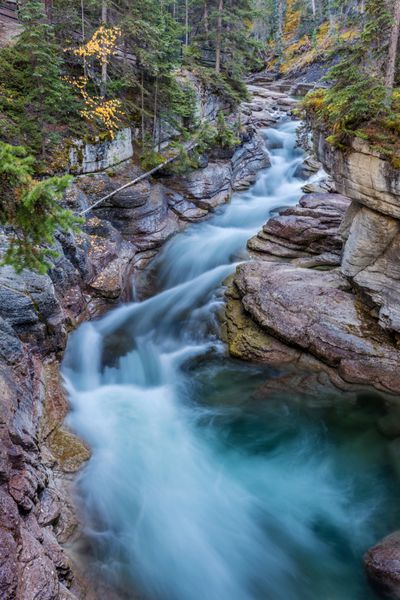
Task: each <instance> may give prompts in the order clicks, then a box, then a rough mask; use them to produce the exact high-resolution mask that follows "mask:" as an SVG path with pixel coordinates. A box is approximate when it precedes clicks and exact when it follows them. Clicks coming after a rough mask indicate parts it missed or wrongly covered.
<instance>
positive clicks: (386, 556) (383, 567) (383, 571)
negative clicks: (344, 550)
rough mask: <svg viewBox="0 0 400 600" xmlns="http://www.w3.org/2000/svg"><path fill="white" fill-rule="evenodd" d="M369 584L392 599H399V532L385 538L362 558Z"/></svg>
mask: <svg viewBox="0 0 400 600" xmlns="http://www.w3.org/2000/svg"><path fill="white" fill-rule="evenodd" d="M364 565H365V568H366V571H367V574H368V577H369V578H370V580H371V582H372V583H373V584H374V585H375V586H376V587H377V588H378V589H379V590H380V591H381V592H383V593H384V594H385V596H387V597H389V598H393V599H399V598H400V531H396V532H395V533H392V534H391V535H388V536H387V537H385V538H384V539H383V540H382V541H381V542H379V543H378V544H377V545H376V546H374V547H373V548H371V549H370V550H368V552H367V553H366V554H365V556H364Z"/></svg>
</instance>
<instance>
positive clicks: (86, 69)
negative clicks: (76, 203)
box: [0, 0, 400, 268]
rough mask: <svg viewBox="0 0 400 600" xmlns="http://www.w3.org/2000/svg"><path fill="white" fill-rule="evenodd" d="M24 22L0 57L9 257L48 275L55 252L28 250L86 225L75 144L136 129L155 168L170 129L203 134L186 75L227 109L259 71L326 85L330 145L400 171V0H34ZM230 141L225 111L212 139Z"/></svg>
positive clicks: (322, 102)
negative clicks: (13, 238) (382, 159)
mask: <svg viewBox="0 0 400 600" xmlns="http://www.w3.org/2000/svg"><path fill="white" fill-rule="evenodd" d="M19 19H20V21H21V23H22V25H23V28H22V31H21V34H20V35H19V37H18V38H17V39H16V40H15V41H14V42H13V43H11V44H9V45H7V46H5V47H4V48H2V49H1V50H0V128H1V142H0V184H1V188H2V189H1V197H0V201H1V205H0V220H1V222H2V223H3V224H7V225H10V226H12V227H14V229H15V230H16V231H19V232H20V235H19V236H17V237H18V239H17V242H16V244H14V245H13V244H11V247H10V248H9V249H8V253H7V256H6V260H8V261H11V262H12V261H14V263H16V264H18V261H20V263H21V264H23V265H24V266H30V267H32V268H42V266H43V261H44V259H45V256H46V255H47V256H49V255H48V253H47V251H46V252H45V254H44V255H43V254H41V253H42V250H37V252H38V254H37V256H36V254H35V253H34V257H33V259H32V248H36V247H37V246H38V245H40V243H41V242H42V241H43V240H45V241H46V242H48V243H51V241H52V239H53V238H52V236H53V235H54V232H55V230H56V228H57V227H59V226H62V227H74V226H77V225H78V224H79V221H78V220H76V219H74V218H73V216H71V215H69V214H68V213H67V212H66V211H64V210H62V209H61V208H60V205H59V199H60V197H61V196H62V193H63V191H64V190H65V188H66V187H67V185H68V182H69V179H68V177H67V176H65V175H64V173H65V172H66V156H67V151H68V140H69V139H71V137H77V136H79V137H81V138H87V139H91V138H93V137H98V136H113V135H114V133H115V131H116V130H118V129H119V128H121V127H123V126H129V127H131V128H132V130H133V132H134V139H135V143H136V144H137V146H138V148H140V150H139V153H140V154H141V156H142V158H143V161H144V164H145V165H148V166H150V165H151V164H153V162H154V160H157V156H156V154H157V151H159V150H160V148H159V147H157V145H158V146H159V141H160V128H161V127H163V126H165V124H168V126H169V127H171V128H173V129H174V130H176V131H177V132H178V133H179V136H180V137H181V138H182V140H185V139H189V138H190V136H193V135H199V133H198V131H199V129H200V128H201V127H202V124H201V123H199V122H198V121H199V119H198V115H196V113H195V102H194V90H193V87H192V84H191V79H190V76H188V74H191V75H192V76H193V77H194V78H195V79H196V81H200V82H201V84H202V85H203V86H204V89H205V90H207V91H208V92H210V93H211V92H212V93H214V94H217V95H218V96H220V97H222V98H224V100H225V101H226V106H227V110H229V109H230V108H234V106H235V105H237V104H238V103H239V102H240V101H241V100H243V99H245V98H246V95H247V91H246V86H245V83H244V81H245V77H246V76H247V75H248V74H249V73H251V72H254V71H262V70H264V69H266V70H267V71H268V72H269V73H271V74H272V75H274V76H276V77H279V76H280V77H286V78H304V79H305V80H308V81H317V82H320V85H319V86H318V88H317V89H316V90H315V91H313V92H312V93H311V94H310V95H309V96H308V98H307V99H306V101H305V102H304V107H305V109H306V111H307V115H308V118H311V119H313V120H314V121H316V122H318V123H319V124H320V125H321V126H323V127H325V128H326V130H327V135H329V136H330V141H331V142H332V143H333V144H335V145H338V146H339V147H345V146H346V143H347V141H348V139H349V138H351V137H354V136H359V137H361V138H362V139H364V140H367V141H369V142H370V143H372V144H375V145H376V146H377V147H378V148H379V150H380V151H381V152H382V153H384V154H386V155H387V157H388V158H389V159H390V160H391V161H392V163H393V164H394V165H395V166H400V145H399V133H400V91H397V90H396V84H397V79H396V77H397V45H398V36H399V24H400V0H141V1H140V2H132V1H130V0H45V2H42V1H41V0H26V1H24V2H22V3H21V5H20V7H19ZM196 132H197V133H196ZM234 134H235V132H231V131H225V130H224V119H223V115H222V116H221V119H220V121H219V126H218V127H217V132H216V133H215V132H214V134H213V135H214V140H215V137H216V136H217V135H219V136H220V137H223V138H224V139H226V138H228V139H229V136H231V138H232V139H235V135H234ZM204 135H205V134H204ZM213 135H211V138H212V137H213ZM207 136H208V137H210V132H209V131H208V132H207V135H205V137H207ZM208 141H210V140H208ZM49 175H53V178H52V179H45V178H44V177H46V176H49ZM54 175H55V177H54ZM21 199H23V201H22V200H21ZM35 211H36V212H39V214H40V215H41V218H40V219H39V222H38V223H36V220H35V219H33V220H32V212H35ZM49 214H50V215H51V217H52V218H51V219H50V220H49V219H48V218H46V219H44V218H43V215H46V216H47V215H49ZM35 227H36V229H35ZM24 244H25V246H24Z"/></svg>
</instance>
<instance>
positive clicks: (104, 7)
mask: <svg viewBox="0 0 400 600" xmlns="http://www.w3.org/2000/svg"><path fill="white" fill-rule="evenodd" d="M107 22H108V10H107V0H102V3H101V23H102V25H107ZM107 60H108V59H107V54H106V53H105V52H104V53H103V57H102V61H101V87H100V96H101V97H102V98H105V97H106V94H107Z"/></svg>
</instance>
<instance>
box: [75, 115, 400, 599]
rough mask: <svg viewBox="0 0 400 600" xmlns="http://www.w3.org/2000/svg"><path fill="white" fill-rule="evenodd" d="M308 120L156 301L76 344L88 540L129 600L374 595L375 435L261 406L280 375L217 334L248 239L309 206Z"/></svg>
mask: <svg viewBox="0 0 400 600" xmlns="http://www.w3.org/2000/svg"><path fill="white" fill-rule="evenodd" d="M297 125H298V124H297V123H295V122H293V121H283V122H282V123H280V124H279V125H278V126H277V127H276V128H271V129H268V130H265V132H264V136H265V142H266V148H267V149H268V152H269V154H270V158H271V167H270V168H269V169H266V170H265V171H262V172H260V174H259V177H258V179H257V182H256V183H255V184H254V185H253V186H252V188H251V189H250V190H248V191H245V192H243V193H238V194H236V195H235V196H234V197H233V199H232V201H231V202H230V204H229V205H227V206H225V207H223V208H221V209H219V210H218V211H217V212H216V214H215V215H214V216H213V218H212V219H210V220H209V221H207V222H203V223H200V224H197V225H194V226H192V227H191V228H190V229H188V230H187V231H185V232H183V233H181V234H179V235H177V236H176V237H175V238H173V239H172V240H171V241H170V242H169V243H167V244H166V246H165V247H164V249H163V250H162V251H161V252H160V254H159V256H158V257H157V258H156V260H155V261H154V262H153V264H152V267H151V268H152V270H153V272H154V273H155V274H156V277H154V279H155V280H156V282H157V286H158V288H157V293H156V294H155V295H153V296H152V297H151V298H149V299H146V300H144V301H143V302H134V303H132V304H128V305H123V306H121V307H119V308H117V309H116V310H114V311H113V312H111V313H110V314H108V315H107V316H105V317H104V318H103V319H102V320H100V321H97V322H92V323H88V324H85V325H83V326H82V327H81V328H80V329H79V330H78V331H76V332H75V333H74V334H73V335H72V336H71V339H70V342H69V345H68V350H67V354H66V358H65V362H64V377H65V380H66V384H67V388H68V392H69V396H70V401H71V406H72V410H71V414H70V417H69V424H70V426H71V427H72V428H73V429H74V430H75V431H76V432H77V433H78V434H79V435H80V436H81V437H82V438H83V439H85V440H86V441H87V442H88V443H89V445H90V446H91V449H92V453H93V454H92V458H91V460H90V461H89V463H88V465H87V466H86V467H85V469H84V470H83V471H82V473H81V475H80V478H79V482H78V489H79V498H78V501H79V506H80V507H81V511H82V515H83V521H84V523H85V527H84V537H85V538H86V540H88V543H89V544H90V557H91V558H90V561H91V563H92V567H93V565H94V567H93V568H94V570H95V572H96V573H97V574H98V576H99V577H100V578H103V579H104V580H106V581H109V582H111V583H112V584H113V585H114V586H115V588H116V589H120V590H121V596H120V597H122V595H123V594H125V595H126V597H127V598H133V597H136V596H135V595H134V593H135V592H134V591H133V590H139V592H140V597H143V598H149V599H150V600H151V599H155V600H204V599H207V600H258V599H260V600H261V599H263V600H322V599H323V600H357V599H359V600H367V598H374V597H375V596H374V595H373V594H372V592H370V591H369V590H368V587H367V586H366V584H365V581H364V579H363V575H362V571H361V567H360V566H359V562H360V556H361V554H362V552H363V551H364V550H365V549H366V547H367V545H368V544H369V543H371V541H373V536H374V533H376V531H377V528H379V525H378V523H379V522H380V519H381V516H382V511H386V512H387V511H389V508H388V506H389V507H390V506H391V503H390V492H389V491H387V493H386V492H385V490H386V487H389V484H387V486H386V483H385V482H383V483H382V480H383V475H382V469H383V467H382V462H383V458H382V455H383V449H382V445H381V444H380V443H379V439H378V434H377V433H376V431H375V429H374V424H373V423H369V422H368V423H369V424H368V425H366V426H365V428H364V429H358V428H357V427H356V428H355V433H354V432H353V430H352V433H354V439H353V438H352V439H349V438H346V439H342V438H340V436H338V434H337V428H336V429H335V425H332V428H333V429H332V431H333V433H332V431H331V430H329V431H328V429H329V428H328V426H327V425H326V423H325V422H324V418H325V413H326V407H325V406H322V407H317V408H316V409H315V410H314V411H313V410H312V409H311V408H309V407H308V408H306V409H304V411H303V410H302V409H300V408H299V406H298V403H297V404H296V402H292V403H291V402H283V401H282V402H281V403H279V402H278V403H276V402H275V403H273V402H271V403H268V402H267V403H262V402H260V403H259V404H258V405H257V403H255V402H254V400H253V393H254V391H255V390H256V389H258V387H260V386H261V384H262V382H263V381H265V379H266V378H267V377H269V376H271V375H270V371H269V370H268V369H262V368H261V367H256V366H252V365H241V364H239V363H236V362H235V361H231V360H229V359H228V358H227V357H226V349H225V348H224V345H223V344H222V343H221V342H220V340H219V336H218V312H219V311H220V310H221V307H222V303H223V286H222V283H223V281H224V279H225V278H226V277H227V276H228V275H229V274H231V273H232V272H233V271H234V269H235V266H236V265H237V264H238V263H240V261H243V260H246V241H247V240H248V239H249V238H250V237H251V236H252V235H254V234H255V233H257V231H259V229H260V228H261V226H262V225H263V224H264V223H265V221H266V220H267V218H268V215H269V214H270V213H271V211H274V210H276V209H277V208H279V207H282V206H289V205H293V204H295V203H296V201H297V200H298V199H299V197H300V195H301V186H302V185H303V183H304V182H302V181H300V180H299V179H297V178H296V177H295V175H294V174H295V171H296V167H297V166H298V165H299V164H300V163H301V161H302V159H303V156H302V152H301V150H299V149H298V148H296V135H295V130H296V127H297ZM346 410H347V411H349V410H350V411H351V410H355V409H351V408H349V407H348V408H347V409H346ZM345 413H346V418H348V415H349V414H350V413H348V412H346V411H345ZM351 414H352V415H353V419H356V416H355V415H356V413H351ZM362 418H363V419H364V417H362ZM364 420H365V419H364ZM335 436H336V437H335ZM339 438H340V439H339ZM364 447H368V448H369V455H368V457H367V458H364V457H363V454H362V451H361V450H362V449H364ZM378 479H379V481H380V482H381V488H380V494H377V492H376V490H375V489H374V486H375V484H376V481H377V480H378ZM385 486H386V487H385ZM81 560H85V559H84V557H83V556H82V557H81ZM123 597H125V596H123Z"/></svg>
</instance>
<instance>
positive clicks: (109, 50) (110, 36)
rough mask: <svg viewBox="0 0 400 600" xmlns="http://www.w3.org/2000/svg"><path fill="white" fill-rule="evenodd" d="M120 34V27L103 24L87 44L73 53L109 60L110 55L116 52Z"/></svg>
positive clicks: (101, 60)
mask: <svg viewBox="0 0 400 600" xmlns="http://www.w3.org/2000/svg"><path fill="white" fill-rule="evenodd" d="M120 35H121V30H120V29H119V27H106V26H105V25H101V26H100V27H99V28H98V29H97V30H96V31H95V32H94V34H93V36H92V37H91V39H90V40H89V41H88V42H87V43H86V44H83V45H82V46H79V48H77V49H76V50H73V54H75V56H81V57H82V58H89V57H95V58H96V59H98V60H99V61H100V62H101V63H104V62H108V60H109V57H110V56H113V55H114V54H115V51H116V45H117V41H118V38H119V37H120Z"/></svg>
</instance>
